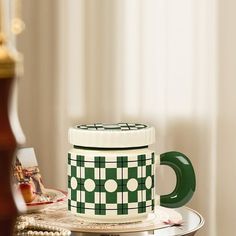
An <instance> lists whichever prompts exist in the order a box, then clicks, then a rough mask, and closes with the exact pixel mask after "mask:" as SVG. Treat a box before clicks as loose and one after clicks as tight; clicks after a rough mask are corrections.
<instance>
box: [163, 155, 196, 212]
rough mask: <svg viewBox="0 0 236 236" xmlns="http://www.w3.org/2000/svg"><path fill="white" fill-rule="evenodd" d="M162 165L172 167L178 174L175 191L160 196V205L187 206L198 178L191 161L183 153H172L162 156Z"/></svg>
mask: <svg viewBox="0 0 236 236" xmlns="http://www.w3.org/2000/svg"><path fill="white" fill-rule="evenodd" d="M160 165H167V166H169V167H171V168H172V169H173V170H174V171H175V174H176V186H175V189H174V191H173V192H172V193H170V194H167V195H162V196H160V205H161V206H164V207H168V208H176V207H181V206H183V205H185V204H186V203H187V202H188V201H189V200H190V199H191V198H192V196H193V193H194V191H195V188H196V178H195V173H194V169H193V166H192V163H191V161H190V160H189V159H188V157H186V156H185V155H184V154H183V153H180V152H175V151H172V152H166V153H163V154H161V155H160Z"/></svg>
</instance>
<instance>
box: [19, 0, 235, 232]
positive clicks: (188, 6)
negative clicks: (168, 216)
mask: <svg viewBox="0 0 236 236" xmlns="http://www.w3.org/2000/svg"><path fill="white" fill-rule="evenodd" d="M219 2H221V1H220V0H219ZM23 4H24V8H23V10H24V18H25V22H26V25H27V31H26V32H25V33H24V35H22V36H21V38H20V39H19V46H20V48H21V51H22V52H23V53H24V55H25V76H24V79H23V80H22V81H21V84H20V117H21V120H22V124H23V128H24V130H25V133H26V136H27V138H28V141H27V145H32V146H34V147H35V149H36V153H37V154H38V159H39V162H40V165H41V169H42V172H43V176H44V178H45V182H46V183H47V184H48V185H50V186H54V187H58V188H64V189H66V165H67V159H66V153H67V150H68V149H69V148H70V145H69V144H68V141H67V129H68V127H70V126H72V125H75V124H77V123H92V122H119V121H134V122H145V123H150V124H152V125H154V126H155V127H156V133H157V135H156V138H157V142H156V144H155V145H153V147H152V148H153V149H154V150H155V151H157V152H158V153H162V152H165V151H169V150H179V151H181V152H184V153H185V154H186V155H188V156H189V157H190V158H191V160H192V162H193V164H194V167H195V170H196V175H197V191H196V194H195V195H194V198H193V200H192V201H191V202H190V203H189V204H188V205H189V206H191V207H193V208H194V209H196V210H198V211H200V212H201V213H202V214H203V216H204V217H205V219H206V225H205V227H204V229H202V230H201V231H200V232H199V233H198V235H199V236H200V235H209V236H216V235H223V234H224V235H230V234H231V235H232V234H233V232H234V231H233V224H231V226H228V228H227V229H226V228H225V227H224V224H223V223H222V222H223V221H224V216H226V217H227V220H230V219H231V218H233V213H230V212H229V211H227V212H226V209H225V208H224V204H226V203H225V201H227V202H228V203H227V204H226V205H227V207H230V200H231V196H232V195H231V189H230V187H229V188H227V189H225V190H224V187H225V186H224V183H225V181H224V176H228V177H227V178H226V179H227V181H230V179H232V178H233V177H235V174H234V173H233V166H229V164H222V162H223V157H224V153H227V156H230V153H231V151H232V150H233V141H234V140H235V139H234V134H233V130H234V129H233V128H234V125H233V124H234V123H233V120H234V117H235V114H236V113H235V111H234V110H233V111H232V109H231V108H230V107H233V104H234V101H235V95H234V93H233V88H234V86H233V85H234V81H233V79H232V78H233V75H235V71H234V69H233V68H234V67H233V66H234V65H233V63H232V61H233V60H234V57H233V56H231V57H230V55H231V51H230V50H231V47H232V44H233V42H232V41H231V40H229V39H230V36H231V34H230V29H231V30H232V28H230V27H228V28H227V27H226V28H225V24H229V23H231V26H232V22H233V19H235V16H234V14H233V10H232V9H235V7H236V6H234V4H233V3H231V2H230V0H227V4H226V5H225V6H224V7H223V6H221V5H220V6H221V8H220V10H219V9H218V8H217V6H218V1H217V0H198V1H194V0H178V1H176V0H159V1H155V0H149V1H142V0H129V1H126V0H114V1H110V0H79V1H78V0H71V1H70V2H68V1H63V0H60V1H46V0H42V1H30V0H25V1H24V3H23ZM221 4H222V5H223V3H221ZM230 7H232V9H231V10H232V11H230V16H231V17H232V18H230V17H228V18H227V19H228V21H226V20H225V18H224V17H225V15H224V14H227V13H226V12H227V10H229V9H230ZM233 7H234V8H233ZM218 13H220V17H219V18H218ZM222 14H223V15H222ZM218 31H219V32H220V33H221V32H222V34H226V38H225V37H222V36H221V35H222V34H220V37H218V36H219V32H218ZM218 38H220V42H218ZM226 39H227V40H229V41H226ZM225 42H229V44H228V45H227V47H226V48H227V51H224V44H225ZM218 52H219V53H220V54H219V55H218ZM219 56H220V57H221V56H222V58H219ZM227 63H229V64H227ZM230 63H232V64H230ZM219 68H220V69H219ZM219 70H220V73H219ZM227 70H228V73H232V74H231V75H230V76H232V77H230V79H228V80H226V81H225V80H224V77H225V76H226V77H227V76H229V74H227V73H226V72H227ZM228 88H230V90H229V91H230V94H228ZM229 100H230V101H231V102H230V103H229V104H230V107H229V106H228V101H229ZM231 112H232V113H231ZM231 115H232V116H231ZM218 118H219V119H218ZM230 124H231V125H230ZM231 127H232V131H231V132H229V131H230V129H231ZM228 135H230V137H231V140H232V141H231V142H228V141H227V136H228ZM232 153H234V152H232ZM228 158H229V160H231V159H232V158H233V157H228ZM230 158H231V159H230ZM228 163H230V162H228ZM227 168H229V169H230V171H231V172H230V173H231V174H230V175H228V173H227ZM158 181H159V182H160V186H159V187H158V192H159V193H167V192H170V191H171V190H172V188H173V186H174V184H175V178H174V174H173V173H172V171H170V170H169V169H168V168H164V169H163V168H161V169H160V170H159V176H158ZM233 191H235V190H233ZM234 193H235V192H234ZM233 196H234V195H233ZM222 201H223V203H222ZM219 204H220V205H221V206H219ZM226 231H227V233H223V232H226Z"/></svg>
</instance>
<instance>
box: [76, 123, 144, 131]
mask: <svg viewBox="0 0 236 236" xmlns="http://www.w3.org/2000/svg"><path fill="white" fill-rule="evenodd" d="M146 127H147V126H146V125H144V124H132V123H118V124H91V125H79V126H77V128H78V129H83V130H120V131H125V130H139V129H144V128H146Z"/></svg>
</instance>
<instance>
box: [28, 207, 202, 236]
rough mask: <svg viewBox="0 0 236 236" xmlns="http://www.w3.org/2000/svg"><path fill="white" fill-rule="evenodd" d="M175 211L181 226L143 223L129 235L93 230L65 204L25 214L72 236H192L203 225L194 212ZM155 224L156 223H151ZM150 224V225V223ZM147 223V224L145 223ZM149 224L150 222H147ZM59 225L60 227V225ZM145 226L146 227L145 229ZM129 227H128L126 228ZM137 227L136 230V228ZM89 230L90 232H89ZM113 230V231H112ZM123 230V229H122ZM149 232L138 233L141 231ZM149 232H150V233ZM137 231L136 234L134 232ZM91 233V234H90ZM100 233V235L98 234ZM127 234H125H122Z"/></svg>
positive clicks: (187, 209) (107, 230)
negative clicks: (69, 229) (66, 229)
mask: <svg viewBox="0 0 236 236" xmlns="http://www.w3.org/2000/svg"><path fill="white" fill-rule="evenodd" d="M175 211H177V212H179V213H180V214H181V215H182V218H183V224H181V226H168V227H165V228H160V227H152V226H151V227H150V226H149V227H147V224H145V223H143V226H142V225H141V226H140V224H138V225H133V227H135V228H133V230H132V231H133V233H130V232H132V231H130V230H128V231H127V230H123V231H120V232H123V233H118V232H119V231H117V230H114V228H113V227H114V225H111V226H108V225H104V226H102V228H104V230H103V229H102V228H101V226H97V224H96V225H95V228H97V227H99V229H101V230H100V231H97V230H94V229H95V228H93V227H94V225H91V224H90V223H89V222H82V224H81V221H78V217H74V215H72V214H71V213H70V212H68V211H67V209H66V204H65V202H61V203H60V204H56V206H54V207H49V208H47V209H45V210H43V211H41V212H38V213H37V212H35V213H32V214H27V215H29V216H32V217H33V218H35V219H36V220H38V221H41V220H43V221H44V222H47V223H49V224H53V223H55V222H56V224H57V225H58V226H61V227H65V228H71V230H72V236H75V235H77V236H92V235H94V236H99V235H101V236H104V235H109V236H126V235H127V236H144V235H158V236H180V235H189V236H190V235H194V234H195V233H196V232H197V231H198V230H199V229H200V228H201V227H202V226H203V224H204V219H203V217H202V216H201V215H200V214H199V213H198V212H196V211H194V210H192V209H190V208H187V207H181V208H177V209H175ZM152 222H156V221H152ZM152 222H151V223H152ZM147 223H148V222H147ZM149 223H150V222H149ZM60 224H61V225H60ZM145 226H146V227H145ZM109 227H110V228H111V231H113V232H112V233H111V232H110V230H109ZM128 227H130V226H128ZM136 227H137V228H136ZM115 228H116V227H115ZM155 228H159V229H157V230H152V229H155ZM90 229H91V230H92V231H90ZM112 229H113V230H112ZM122 229H123V227H122ZM142 229H143V230H149V231H144V232H140V231H141V230H142ZM150 230H151V231H150ZM134 231H138V232H134ZM88 232H90V233H88ZM92 232H93V233H92ZM99 232H102V233H99ZM124 232H127V233H124Z"/></svg>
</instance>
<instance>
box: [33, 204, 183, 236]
mask: <svg viewBox="0 0 236 236" xmlns="http://www.w3.org/2000/svg"><path fill="white" fill-rule="evenodd" d="M29 216H30V214H29ZM32 216H33V217H34V218H35V220H37V221H39V223H47V224H50V225H56V226H58V227H64V228H66V229H69V230H71V231H73V232H90V233H132V232H141V231H150V230H156V229H160V228H164V227H169V226H171V225H174V224H178V223H180V222H181V221H182V216H181V214H179V213H178V212H176V211H175V210H173V209H167V208H164V207H156V211H155V213H150V214H148V216H147V217H146V218H145V219H144V220H143V221H139V222H132V223H97V222H89V221H87V220H85V219H83V218H81V217H78V216H77V215H75V214H73V213H71V212H69V211H68V210H67V204H66V202H62V203H59V204H57V205H55V206H52V207H49V208H46V209H44V210H43V211H42V212H41V213H40V212H39V213H34V214H33V215H32Z"/></svg>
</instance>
